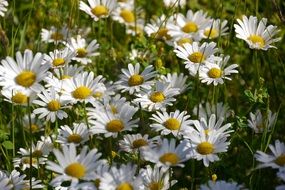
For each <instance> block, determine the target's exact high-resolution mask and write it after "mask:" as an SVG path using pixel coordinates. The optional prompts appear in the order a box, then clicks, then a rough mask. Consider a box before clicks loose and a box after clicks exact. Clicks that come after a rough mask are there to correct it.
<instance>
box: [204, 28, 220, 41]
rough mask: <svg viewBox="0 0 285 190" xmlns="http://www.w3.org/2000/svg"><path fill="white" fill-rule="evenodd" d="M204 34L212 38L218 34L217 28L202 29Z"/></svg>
mask: <svg viewBox="0 0 285 190" xmlns="http://www.w3.org/2000/svg"><path fill="white" fill-rule="evenodd" d="M204 35H205V36H206V37H207V38H209V39H213V38H216V37H218V36H219V32H218V30H216V29H214V28H212V29H206V30H205V31H204Z"/></svg>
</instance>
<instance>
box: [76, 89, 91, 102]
mask: <svg viewBox="0 0 285 190" xmlns="http://www.w3.org/2000/svg"><path fill="white" fill-rule="evenodd" d="M91 93H92V91H91V89H90V88H88V87H86V86H80V87H78V88H76V89H75V90H74V91H73V92H72V96H73V97H74V98H76V99H81V100H83V99H86V98H88V97H89V96H90V95H91Z"/></svg>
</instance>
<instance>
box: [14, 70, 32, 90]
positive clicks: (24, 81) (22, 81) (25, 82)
mask: <svg viewBox="0 0 285 190" xmlns="http://www.w3.org/2000/svg"><path fill="white" fill-rule="evenodd" d="M36 78H37V77H36V74H35V73H34V72H32V71H22V72H21V73H20V74H18V76H16V78H15V80H16V83H17V84H18V85H21V86H23V87H26V88H27V87H30V86H32V85H33V84H34V82H35V81H36Z"/></svg>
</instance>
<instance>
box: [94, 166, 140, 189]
mask: <svg viewBox="0 0 285 190" xmlns="http://www.w3.org/2000/svg"><path fill="white" fill-rule="evenodd" d="M135 174H136V166H133V165H131V164H127V165H124V164H123V165H121V166H120V167H119V168H117V167H116V166H113V167H111V169H110V172H106V173H104V174H103V177H102V178H101V181H100V186H99V189H104V190H114V189H116V190H132V189H133V190H135V189H141V188H140V186H141V185H142V181H141V178H140V176H136V175H135Z"/></svg>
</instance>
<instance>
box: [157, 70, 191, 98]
mask: <svg viewBox="0 0 285 190" xmlns="http://www.w3.org/2000/svg"><path fill="white" fill-rule="evenodd" d="M187 79H188V77H187V76H184V74H183V73H180V74H179V75H178V74H177V73H167V75H166V76H165V75H160V80H161V81H162V82H166V83H170V86H171V87H172V88H178V89H179V92H180V94H182V93H183V92H185V90H186V89H187V88H188V85H187V84H186V81H187Z"/></svg>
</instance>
